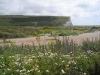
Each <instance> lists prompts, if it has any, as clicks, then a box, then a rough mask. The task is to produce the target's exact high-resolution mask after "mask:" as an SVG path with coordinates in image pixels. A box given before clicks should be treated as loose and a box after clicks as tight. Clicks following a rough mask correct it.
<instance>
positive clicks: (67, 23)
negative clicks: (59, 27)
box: [64, 18, 73, 26]
mask: <svg viewBox="0 0 100 75" xmlns="http://www.w3.org/2000/svg"><path fill="white" fill-rule="evenodd" d="M64 26H73V24H72V22H71V19H70V18H69V21H67V22H66V23H65V24H64Z"/></svg>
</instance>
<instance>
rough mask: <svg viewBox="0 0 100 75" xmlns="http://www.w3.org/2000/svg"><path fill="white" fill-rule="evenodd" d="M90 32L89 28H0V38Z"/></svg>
mask: <svg viewBox="0 0 100 75" xmlns="http://www.w3.org/2000/svg"><path fill="white" fill-rule="evenodd" d="M84 32H90V27H77V26H73V27H63V26H51V27H50V26H0V38H3V39H7V38H21V37H34V36H41V35H45V34H49V35H50V36H69V35H78V34H81V33H84Z"/></svg>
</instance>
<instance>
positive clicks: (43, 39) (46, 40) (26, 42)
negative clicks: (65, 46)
mask: <svg viewBox="0 0 100 75" xmlns="http://www.w3.org/2000/svg"><path fill="white" fill-rule="evenodd" d="M67 37H68V38H69V41H71V40H72V39H73V41H74V42H75V43H76V44H81V43H82V41H83V40H86V39H89V40H92V39H93V40H95V38H100V31H98V32H94V33H83V34H80V35H77V36H67ZM57 38H58V37H57ZM50 39H54V37H48V36H41V37H40V39H39V40H38V39H37V37H30V38H15V39H6V41H12V42H14V44H15V45H22V44H23V45H33V43H34V44H35V45H39V44H41V45H43V44H48V43H50ZM65 39H66V38H65ZM59 40H63V37H62V36H59ZM1 42H3V40H0V45H5V44H2V43H1ZM6 44H7V45H10V43H6Z"/></svg>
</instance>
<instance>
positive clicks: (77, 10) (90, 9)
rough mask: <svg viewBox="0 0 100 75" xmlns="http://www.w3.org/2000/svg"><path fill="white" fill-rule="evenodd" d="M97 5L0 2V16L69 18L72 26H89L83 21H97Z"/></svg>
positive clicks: (93, 0) (55, 0) (53, 0)
mask: <svg viewBox="0 0 100 75" xmlns="http://www.w3.org/2000/svg"><path fill="white" fill-rule="evenodd" d="M99 3H100V1H99V0H0V14H1V15H10V14H11V15H55V16H71V19H72V22H73V23H74V24H89V22H87V20H85V19H89V21H91V20H93V19H96V18H95V17H97V18H98V19H99V17H98V16H100V14H99V13H100V9H99V8H100V6H99ZM77 19H78V20H79V21H78V20H77ZM83 21H84V22H83ZM94 21H96V22H97V20H94ZM78 22H80V23H78ZM85 22H86V23H85ZM92 24H93V23H92ZM98 24H100V22H99V21H98Z"/></svg>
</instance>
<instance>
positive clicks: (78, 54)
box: [0, 40, 100, 75]
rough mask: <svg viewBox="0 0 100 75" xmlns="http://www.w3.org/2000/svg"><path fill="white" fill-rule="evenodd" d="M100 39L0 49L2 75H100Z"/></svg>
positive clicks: (12, 46)
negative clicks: (80, 42)
mask: <svg viewBox="0 0 100 75" xmlns="http://www.w3.org/2000/svg"><path fill="white" fill-rule="evenodd" d="M99 44H100V40H97V41H95V42H90V41H88V40H87V41H85V42H83V45H82V46H78V45H77V44H75V43H74V42H73V41H71V42H68V41H67V40H66V42H61V41H59V40H56V43H55V44H53V43H52V42H51V44H48V45H42V46H40V45H39V46H35V45H34V44H33V46H28V45H27V46H23V45H22V46H15V45H13V44H12V45H11V47H9V46H5V47H0V75H100V60H99V59H100V49H99V48H100V47H99Z"/></svg>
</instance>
